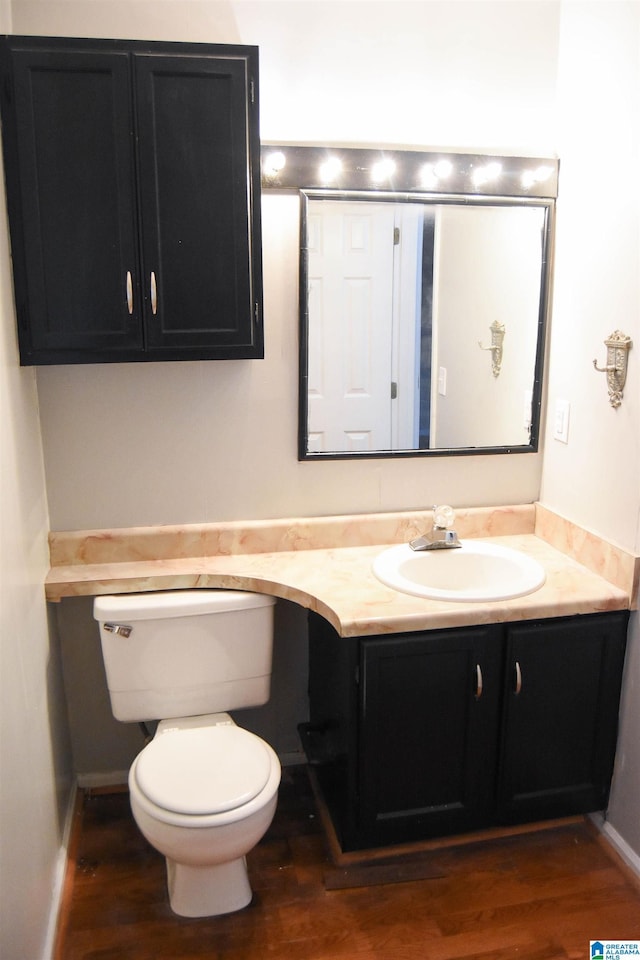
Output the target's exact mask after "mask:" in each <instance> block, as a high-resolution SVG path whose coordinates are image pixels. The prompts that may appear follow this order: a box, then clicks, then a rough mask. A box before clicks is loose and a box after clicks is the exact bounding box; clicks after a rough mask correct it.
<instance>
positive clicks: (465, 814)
mask: <svg viewBox="0 0 640 960" xmlns="http://www.w3.org/2000/svg"><path fill="white" fill-rule="evenodd" d="M501 653H502V644H501V640H500V632H499V628H495V627H482V628H473V629H461V630H440V631H433V632H430V633H427V634H424V633H423V634H417V635H415V634H414V635H406V634H405V635H403V636H398V637H386V638H384V639H375V640H366V639H365V640H363V641H362V677H361V703H360V757H359V762H360V771H359V780H360V787H361V794H360V796H361V800H360V824H361V829H362V838H361V839H362V840H363V841H364V844H365V845H370V846H376V845H380V844H385V843H399V842H402V841H405V840H412V839H417V838H420V839H424V838H426V837H433V836H439V835H442V834H445V833H454V832H462V831H464V830H470V829H473V828H474V827H478V826H480V825H481V824H483V823H485V822H486V820H487V818H488V817H489V816H490V814H491V810H492V809H493V805H494V786H495V777H496V763H497V740H498V723H499V705H500V691H501V686H502V656H501Z"/></svg>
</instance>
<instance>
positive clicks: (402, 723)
mask: <svg viewBox="0 0 640 960" xmlns="http://www.w3.org/2000/svg"><path fill="white" fill-rule="evenodd" d="M627 619H628V613H627V612H619V613H618V612H616V613H609V614H595V615H590V616H579V617H571V618H562V619H551V620H537V621H526V622H523V623H517V624H491V625H487V626H482V627H465V628H452V629H446V630H433V631H428V632H423V633H405V634H397V635H389V636H384V637H356V638H342V637H339V636H338V634H337V633H336V632H335V631H334V630H333V628H332V627H331V626H330V625H329V624H328V623H327V622H326V621H325V620H323V619H322V618H321V617H319V616H317V615H316V614H310V629H309V639H310V648H309V649H310V664H309V692H310V723H309V724H308V726H306V727H305V728H304V730H303V740H304V742H305V749H306V751H307V755H308V758H309V760H310V762H311V763H312V764H313V765H314V767H315V770H316V774H317V779H318V783H319V785H320V788H321V790H322V793H323V796H324V799H325V801H326V804H327V807H328V810H329V812H330V814H331V817H332V820H333V823H334V826H335V829H336V833H337V835H338V838H339V840H340V843H341V844H342V847H343V849H344V850H355V849H363V848H370V847H376V846H384V845H388V844H394V843H403V842H408V841H414V840H424V839H428V838H433V837H437V836H444V835H447V834H454V833H464V832H466V831H469V830H477V829H482V828H488V827H495V826H501V825H507V824H514V823H522V822H527V821H534V820H541V819H545V818H552V817H561V816H567V815H571V814H576V813H585V812H587V811H591V810H598V809H602V808H603V807H605V806H606V803H607V797H608V792H609V783H610V779H611V773H612V768H613V759H614V754H615V747H616V734H617V718H618V701H619V696H620V685H621V678H622V668H623V662H624V651H625V640H626V626H627Z"/></svg>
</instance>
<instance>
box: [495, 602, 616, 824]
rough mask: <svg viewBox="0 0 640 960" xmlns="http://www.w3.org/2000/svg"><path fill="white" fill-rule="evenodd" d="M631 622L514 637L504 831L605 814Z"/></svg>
mask: <svg viewBox="0 0 640 960" xmlns="http://www.w3.org/2000/svg"><path fill="white" fill-rule="evenodd" d="M627 620H628V614H627V613H626V612H621V613H610V614H600V615H591V616H588V617H586V616H585V617H575V618H570V619H568V620H566V619H565V620H541V621H532V622H524V623H521V624H514V625H511V626H510V627H509V630H508V638H507V669H506V674H505V696H504V723H503V738H502V757H501V770H500V778H499V788H498V797H499V821H500V822H502V823H518V822H523V821H528V820H537V819H543V818H548V817H560V816H567V815H572V814H577V813H584V812H587V811H593V810H600V809H604V808H605V807H606V805H607V799H608V794H609V785H610V780H611V774H612V770H613V761H614V756H615V748H616V736H617V720H618V701H619V696H620V686H621V681H622V669H623V663H624V652H625V640H626V627H627Z"/></svg>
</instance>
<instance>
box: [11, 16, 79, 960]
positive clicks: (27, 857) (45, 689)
mask: <svg viewBox="0 0 640 960" xmlns="http://www.w3.org/2000/svg"><path fill="white" fill-rule="evenodd" d="M10 26H11V19H10V12H9V7H8V4H7V3H6V2H4V0H0V32H6V31H7V30H9V29H10ZM3 177H4V172H3V171H2V169H1V161H0V179H2V178H3ZM0 410H2V416H1V417H0V460H1V461H2V470H1V474H0V477H1V487H0V586H1V590H2V599H1V602H0V660H1V668H0V817H1V820H0V863H1V864H2V866H1V869H0V956H2V960H38V958H41V957H42V958H44V957H45V956H47V955H48V950H49V947H50V944H51V936H52V933H53V930H52V929H51V928H50V926H49V918H50V911H51V908H52V904H53V901H54V899H55V895H56V892H57V891H59V881H60V879H61V872H60V869H59V868H60V867H61V866H62V859H61V857H60V850H61V844H62V841H63V827H64V821H65V816H66V812H67V805H68V802H69V797H70V792H71V762H70V747H69V739H68V732H67V726H66V715H65V708H64V694H63V691H62V683H61V677H60V655H59V650H58V644H57V641H56V638H55V633H54V632H53V631H52V636H51V639H49V631H48V625H47V607H46V604H45V600H44V590H43V577H44V576H45V574H46V571H47V568H48V565H49V563H48V547H47V531H48V528H49V518H48V514H47V501H46V492H45V480H44V467H43V459H42V448H41V440H40V426H39V422H38V398H37V393H36V380H35V375H34V372H33V371H32V370H25V369H21V368H20V367H19V366H18V351H17V343H16V335H15V315H14V308H13V297H12V281H11V270H10V264H9V250H8V237H7V230H6V208H5V200H4V190H3V189H2V190H0Z"/></svg>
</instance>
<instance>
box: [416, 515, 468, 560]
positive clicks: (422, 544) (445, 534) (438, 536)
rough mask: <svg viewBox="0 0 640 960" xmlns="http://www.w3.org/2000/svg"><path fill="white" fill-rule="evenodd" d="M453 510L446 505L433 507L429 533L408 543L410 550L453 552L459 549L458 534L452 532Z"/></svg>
mask: <svg viewBox="0 0 640 960" xmlns="http://www.w3.org/2000/svg"><path fill="white" fill-rule="evenodd" d="M455 516H456V515H455V513H454V512H453V509H452V508H451V507H449V506H447V505H446V504H443V505H442V506H440V507H438V506H434V508H433V527H432V529H431V531H430V532H429V533H426V534H425V535H424V536H422V537H416V539H415V540H410V541H409V546H410V547H411V549H412V550H454V549H455V548H456V547H461V546H462V544H461V543H460V541H459V540H458V534H457V533H456V531H455V530H452V529H451V527H452V525H453V521H454V520H455Z"/></svg>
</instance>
